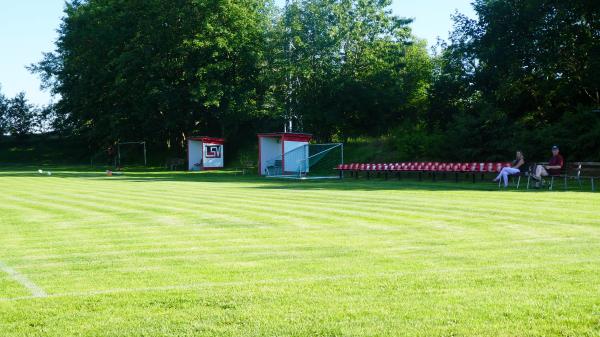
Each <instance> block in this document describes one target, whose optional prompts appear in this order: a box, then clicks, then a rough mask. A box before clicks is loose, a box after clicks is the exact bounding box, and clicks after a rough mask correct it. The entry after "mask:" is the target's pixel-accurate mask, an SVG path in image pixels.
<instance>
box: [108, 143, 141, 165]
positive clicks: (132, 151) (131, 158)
mask: <svg viewBox="0 0 600 337" xmlns="http://www.w3.org/2000/svg"><path fill="white" fill-rule="evenodd" d="M116 159H117V160H116V161H117V167H124V166H141V165H144V166H146V165H147V164H148V160H147V158H146V142H144V141H139V142H119V143H117V158H116Z"/></svg>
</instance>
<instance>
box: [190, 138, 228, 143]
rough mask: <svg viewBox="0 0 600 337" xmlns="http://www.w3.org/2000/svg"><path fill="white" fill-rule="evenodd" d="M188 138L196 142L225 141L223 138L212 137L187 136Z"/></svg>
mask: <svg viewBox="0 0 600 337" xmlns="http://www.w3.org/2000/svg"><path fill="white" fill-rule="evenodd" d="M188 140H195V141H198V142H203V143H210V144H224V143H225V139H224V138H214V137H189V138H188Z"/></svg>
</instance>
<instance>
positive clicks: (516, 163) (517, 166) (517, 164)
mask: <svg viewBox="0 0 600 337" xmlns="http://www.w3.org/2000/svg"><path fill="white" fill-rule="evenodd" d="M524 166H525V157H523V152H522V151H517V154H516V158H515V160H513V162H512V165H511V167H504V168H503V169H502V171H500V174H498V176H497V177H496V179H494V182H498V181H499V180H500V179H502V180H503V181H504V187H508V176H509V175H511V174H519V173H521V167H524Z"/></svg>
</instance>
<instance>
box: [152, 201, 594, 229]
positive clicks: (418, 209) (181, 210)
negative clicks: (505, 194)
mask: <svg viewBox="0 0 600 337" xmlns="http://www.w3.org/2000/svg"><path fill="white" fill-rule="evenodd" d="M223 198H225V199H226V198H227V196H224V197H223ZM318 204H319V203H307V202H302V201H301V202H298V204H296V205H293V207H295V208H298V206H300V205H308V206H309V207H314V205H318ZM211 205H214V203H212V204H211ZM406 206H407V204H404V205H402V206H401V207H403V212H404V213H406V208H407V207H406ZM242 207H243V206H242ZM159 208H160V206H159ZM359 208H360V207H359ZM429 208H431V209H432V210H439V211H445V212H446V213H452V212H455V213H456V212H458V211H448V209H440V208H435V207H429ZM415 210H416V211H417V212H418V211H420V210H421V209H420V208H418V207H417V208H415ZM177 211H179V212H184V211H185V209H178V210H177ZM339 212H340V213H342V214H340V215H344V214H343V213H344V212H345V211H344V210H343V209H340V211H339ZM365 212H366V213H367V214H368V212H369V209H368V208H367V209H366V210H365ZM398 212H400V211H398V210H395V211H386V210H383V211H382V212H380V213H398ZM291 213H292V214H293V215H294V216H296V215H297V213H296V212H291ZM509 213H510V211H509ZM413 214H414V213H413ZM436 214H439V213H436ZM354 215H357V214H354ZM407 215H411V214H407ZM498 216H501V215H498ZM488 217H492V218H493V216H488ZM448 220H456V218H454V219H448ZM594 220H595V221H598V220H597V217H596V218H595V219H594ZM547 223H548V224H550V223H552V222H547Z"/></svg>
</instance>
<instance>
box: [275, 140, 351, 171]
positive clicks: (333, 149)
mask: <svg viewBox="0 0 600 337" xmlns="http://www.w3.org/2000/svg"><path fill="white" fill-rule="evenodd" d="M343 163H344V145H343V144H342V143H331V144H305V145H302V146H298V147H296V148H294V149H293V150H290V151H288V152H286V153H284V154H283V155H282V156H277V157H276V158H273V159H272V160H270V161H269V164H270V165H269V166H268V167H267V176H268V177H279V178H297V179H325V178H339V175H338V173H337V172H336V171H335V168H336V167H337V166H338V165H340V164H343Z"/></svg>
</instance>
